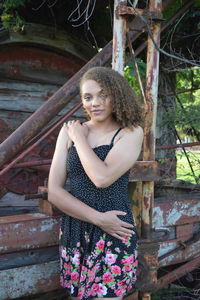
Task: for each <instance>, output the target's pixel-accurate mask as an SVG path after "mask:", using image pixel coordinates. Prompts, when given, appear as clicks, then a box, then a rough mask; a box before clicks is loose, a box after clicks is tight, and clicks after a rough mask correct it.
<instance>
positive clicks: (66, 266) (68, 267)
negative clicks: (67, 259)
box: [64, 263, 72, 275]
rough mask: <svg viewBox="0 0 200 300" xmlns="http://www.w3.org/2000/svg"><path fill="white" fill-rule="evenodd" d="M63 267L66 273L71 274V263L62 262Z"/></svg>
mask: <svg viewBox="0 0 200 300" xmlns="http://www.w3.org/2000/svg"><path fill="white" fill-rule="evenodd" d="M64 269H65V272H66V274H68V275H69V274H71V269H72V265H71V263H64Z"/></svg>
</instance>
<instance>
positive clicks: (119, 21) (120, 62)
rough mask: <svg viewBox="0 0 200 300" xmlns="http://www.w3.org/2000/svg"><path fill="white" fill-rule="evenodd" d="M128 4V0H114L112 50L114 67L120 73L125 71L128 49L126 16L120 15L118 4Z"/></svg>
mask: <svg viewBox="0 0 200 300" xmlns="http://www.w3.org/2000/svg"><path fill="white" fill-rule="evenodd" d="M122 4H123V5H126V4H127V1H126V0H123V1H121V0H115V1H114V24H113V51H112V68H113V69H114V70H116V71H118V72H119V73H121V74H123V72H124V58H125V57H124V56H125V49H126V30H127V21H126V18H124V17H122V16H119V14H118V6H120V5H122Z"/></svg>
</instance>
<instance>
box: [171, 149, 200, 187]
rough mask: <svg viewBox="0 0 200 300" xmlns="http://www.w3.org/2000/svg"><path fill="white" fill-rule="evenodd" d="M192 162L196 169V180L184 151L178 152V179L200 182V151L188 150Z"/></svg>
mask: <svg viewBox="0 0 200 300" xmlns="http://www.w3.org/2000/svg"><path fill="white" fill-rule="evenodd" d="M187 154H188V157H189V160H190V163H191V165H192V168H193V170H194V174H195V177H196V180H195V178H194V176H193V174H192V171H191V168H190V166H189V163H188V161H187V158H186V156H185V154H184V153H183V152H179V153H177V155H176V157H177V165H176V173H177V179H181V180H184V181H188V182H191V183H200V169H199V166H200V153H195V152H187Z"/></svg>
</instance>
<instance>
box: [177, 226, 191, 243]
mask: <svg viewBox="0 0 200 300" xmlns="http://www.w3.org/2000/svg"><path fill="white" fill-rule="evenodd" d="M192 236H193V223H191V224H184V225H179V226H176V238H177V239H178V240H180V241H182V242H184V241H186V240H188V239H189V238H191V237H192Z"/></svg>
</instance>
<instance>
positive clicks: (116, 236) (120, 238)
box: [111, 233, 124, 241]
mask: <svg viewBox="0 0 200 300" xmlns="http://www.w3.org/2000/svg"><path fill="white" fill-rule="evenodd" d="M111 235H112V236H114V237H115V238H117V239H119V240H121V241H123V239H124V237H122V236H120V235H119V234H117V233H113V234H111Z"/></svg>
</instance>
